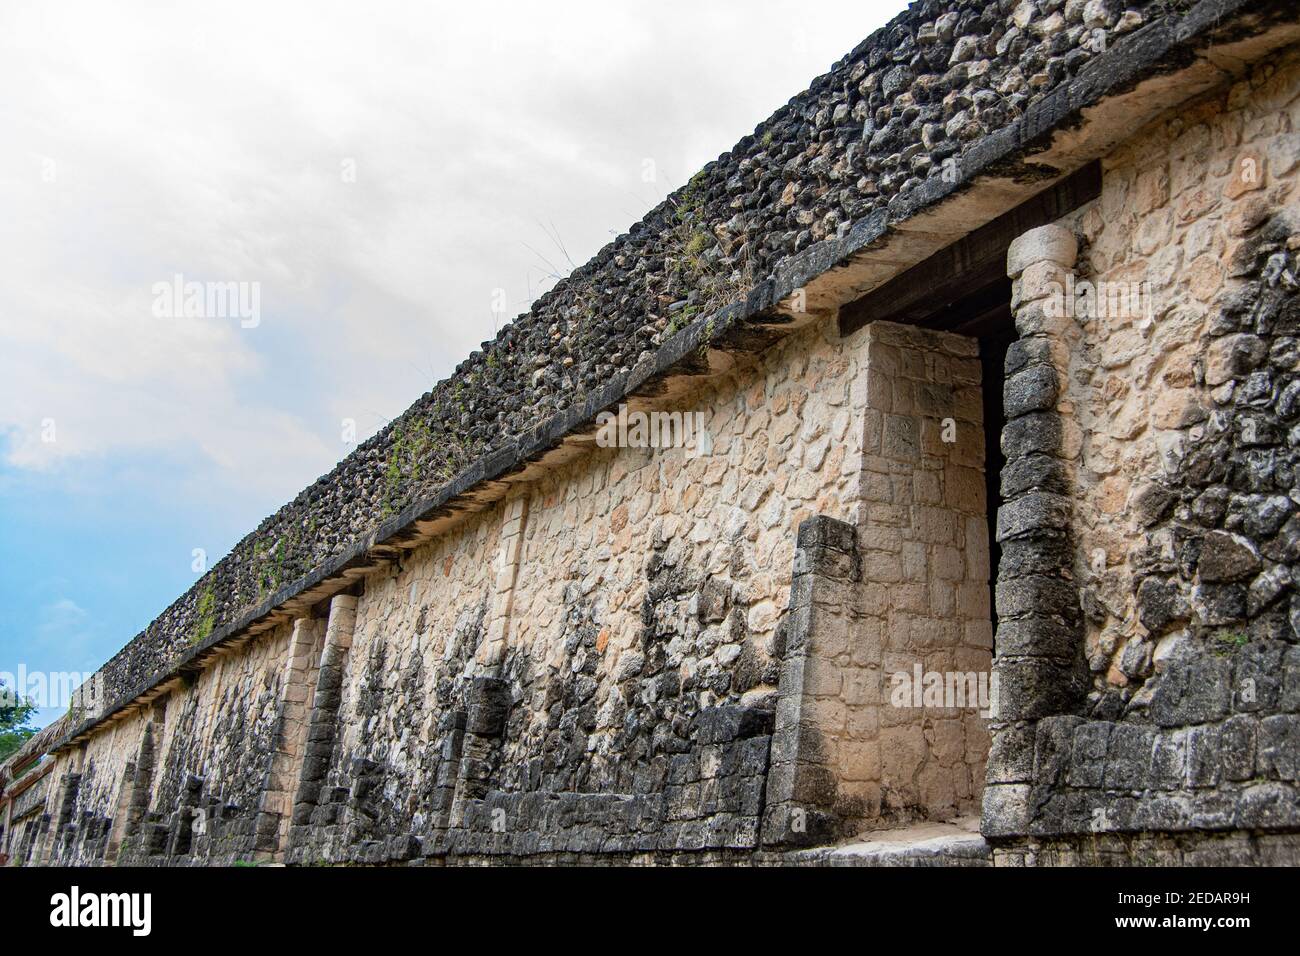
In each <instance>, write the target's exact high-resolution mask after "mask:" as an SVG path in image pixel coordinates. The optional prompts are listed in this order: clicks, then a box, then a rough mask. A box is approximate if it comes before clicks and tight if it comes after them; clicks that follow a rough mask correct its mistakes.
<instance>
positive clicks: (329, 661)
mask: <svg viewBox="0 0 1300 956" xmlns="http://www.w3.org/2000/svg"><path fill="white" fill-rule="evenodd" d="M356 624H357V598H356V597H355V596H354V595H351V594H339V595H336V596H335V597H334V599H333V600H332V601H330V613H329V621H328V623H327V624H326V625H325V647H324V649H323V650H322V651H321V657H320V669H319V671H318V673H317V676H316V691H315V695H314V696H313V698H312V706H311V719H310V721H309V722H308V726H307V739H306V744H305V747H304V749H303V755H302V761H301V769H300V771H299V774H298V782H297V792H296V794H295V796H294V800H293V815H292V826H291V827H290V829H289V839H288V841H287V842H286V844H285V850H286V852H287V850H288V849H289V847H290V846H292V845H293V844H295V843H296V842H298V841H297V840H296V839H295V838H294V828H296V827H306V826H308V825H309V824H310V823H311V822H312V819H311V817H312V811H313V810H315V809H316V805H317V803H318V802H319V800H320V792H321V787H322V786H323V785H324V783H325V778H326V775H327V774H328V773H329V768H330V762H331V760H333V757H334V742H335V740H334V738H335V736H336V734H337V732H338V716H339V706H340V705H341V704H342V702H343V676H344V673H345V670H346V665H347V657H348V651H349V650H350V649H351V647H352V635H353V632H354V631H355V630H356Z"/></svg>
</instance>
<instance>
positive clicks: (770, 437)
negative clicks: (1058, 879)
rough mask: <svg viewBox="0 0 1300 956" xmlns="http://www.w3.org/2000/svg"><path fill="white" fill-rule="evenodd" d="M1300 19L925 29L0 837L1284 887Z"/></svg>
mask: <svg viewBox="0 0 1300 956" xmlns="http://www.w3.org/2000/svg"><path fill="white" fill-rule="evenodd" d="M1297 20H1298V18H1297V16H1296V9H1295V7H1294V5H1293V4H1292V3H1289V2H1271V0H1261V2H1255V3H1246V2H1233V0H1203V2H1199V3H1191V2H1181V0H1159V2H1157V0H1146V2H1136V0H1135V2H1133V3H1130V4H1128V5H1126V4H1125V3H1123V2H1120V0H999V2H988V3H984V2H969V0H956V2H953V0H948V2H937V0H921V2H917V3H914V4H913V5H912V7H911V8H910V9H909V10H908V11H906V12H905V13H903V14H901V15H900V16H898V17H897V18H896V19H895V20H894V21H893V22H892V23H890V24H889V25H888V26H886V27H885V28H883V29H881V30H880V31H878V32H877V33H875V34H873V35H872V36H871V37H870V38H868V39H867V40H866V41H864V42H863V43H862V44H861V45H859V46H858V47H857V48H856V49H855V50H853V52H852V53H850V54H849V55H848V56H846V57H845V58H844V59H843V60H842V61H841V62H839V63H838V64H836V65H835V66H834V68H833V69H832V70H831V71H830V72H829V73H827V74H826V75H824V76H822V77H819V78H818V79H817V80H815V81H814V82H813V84H812V85H811V87H810V88H809V89H808V90H807V91H805V92H803V93H801V94H799V95H798V96H796V97H795V98H794V99H792V100H791V101H790V102H789V103H788V104H787V105H786V106H784V107H782V108H781V109H780V110H778V111H777V112H776V113H775V114H773V116H772V117H771V118H770V119H769V120H768V121H766V122H765V123H763V124H762V125H761V126H759V127H758V129H756V130H755V131H754V134H753V135H752V136H747V137H745V138H744V139H743V140H741V141H740V142H739V143H737V144H736V146H735V148H734V149H733V150H732V151H731V152H729V153H727V154H724V155H723V156H721V157H720V158H719V159H718V160H717V161H716V162H714V163H711V164H709V165H708V166H706V167H705V168H704V169H703V170H702V171H701V172H700V173H699V174H697V175H696V176H695V177H694V178H693V179H692V180H691V181H690V183H689V184H688V185H687V186H686V187H685V188H683V189H682V190H680V191H679V192H678V193H676V194H675V195H673V196H672V197H671V198H670V199H669V200H668V201H666V202H665V203H664V204H662V205H661V206H659V207H658V208H656V209H654V210H653V211H652V212H650V213H649V214H648V215H647V216H646V217H645V218H644V219H643V220H642V221H641V222H639V223H638V224H637V225H636V226H634V227H633V228H632V230H631V231H630V232H629V233H628V234H626V235H624V236H621V237H620V238H619V239H618V240H616V241H615V242H613V243H611V244H610V245H609V246H608V247H606V248H605V249H603V250H602V251H601V252H600V253H599V254H598V255H597V256H596V257H595V258H594V259H593V260H592V261H591V262H590V263H588V264H587V265H585V266H583V267H582V268H579V269H578V270H576V271H575V272H574V273H573V274H572V276H570V277H569V278H568V279H567V280H566V281H564V282H563V283H561V284H560V285H559V286H558V287H557V288H556V289H555V290H554V291H552V292H550V293H548V294H546V295H545V296H543V297H542V298H541V299H539V300H538V301H537V302H536V303H535V305H534V306H533V308H532V310H531V311H530V312H529V313H527V314H526V315H522V316H519V317H518V318H517V319H516V320H515V321H514V322H513V323H512V324H510V325H509V326H507V327H506V328H505V329H503V331H502V332H501V333H500V334H499V335H498V336H497V338H496V339H495V340H494V341H492V342H489V343H486V344H485V345H484V346H483V348H482V351H479V352H475V353H474V354H473V355H471V356H470V357H469V358H468V359H467V360H466V361H465V362H463V363H462V364H461V366H460V367H459V368H458V369H457V370H456V372H455V374H454V375H453V376H452V377H451V378H449V379H448V380H447V381H445V382H443V383H441V384H440V385H438V386H437V387H436V388H434V389H433V390H432V391H431V392H429V393H428V394H426V395H424V396H423V397H422V398H420V399H419V400H418V401H417V402H416V403H415V404H414V405H412V406H411V408H410V409H409V410H408V411H407V412H406V413H405V414H404V415H403V416H402V417H401V418H400V419H399V420H397V421H395V422H394V423H393V424H392V425H391V426H390V427H388V428H386V429H385V430H384V431H383V432H381V433H380V434H378V435H376V436H375V437H374V438H372V439H371V440H369V441H368V442H366V443H365V444H364V445H362V446H360V447H359V448H358V449H357V450H356V451H355V453H353V454H352V455H350V456H349V457H348V458H347V459H345V460H344V461H343V462H341V463H340V464H339V465H338V467H337V468H335V469H334V470H333V471H332V472H331V473H330V474H328V475H326V476H324V477H322V478H321V479H320V480H319V481H317V482H316V483H315V484H314V485H312V486H311V487H309V488H307V489H306V490H305V491H303V492H302V494H300V495H299V496H298V497H297V498H296V499H295V500H294V501H293V502H291V503H290V504H288V505H286V506H285V507H284V508H282V509H281V510H280V511H278V512H277V513H276V514H274V515H272V516H271V517H270V518H268V519H267V520H266V521H264V522H263V523H262V525H261V526H260V527H259V528H258V529H257V530H256V531H255V532H253V533H252V534H250V535H249V536H248V537H246V538H245V539H244V540H243V541H241V542H240V543H239V544H238V545H237V546H236V547H235V549H234V550H233V551H232V552H231V553H230V554H229V555H228V556H227V557H226V558H225V559H223V560H222V561H221V562H220V563H219V564H218V565H217V566H216V567H214V568H213V569H212V570H211V571H210V572H209V573H208V574H206V575H205V576H204V577H203V578H202V579H201V580H200V581H199V582H198V583H197V584H196V585H195V586H194V587H193V588H192V589H191V590H190V591H189V592H188V593H186V594H185V595H183V596H182V597H180V598H179V599H178V600H177V601H176V602H175V603H174V604H173V605H172V606H171V607H169V608H168V609H167V610H166V611H165V612H164V613H163V614H162V615H161V616H160V617H159V618H158V619H157V620H156V621H154V623H153V624H151V625H150V626H149V628H148V629H147V630H145V631H144V632H143V633H142V634H140V635H138V636H136V637H135V638H134V639H133V640H131V641H130V642H129V643H128V644H127V645H126V646H125V647H124V648H123V649H122V651H121V652H120V653H119V654H118V655H117V656H116V657H114V658H113V659H112V660H111V661H109V662H108V663H107V664H106V665H105V666H104V668H103V669H102V671H101V672H100V674H99V675H98V679H99V681H100V682H101V686H102V688H103V694H102V698H103V699H102V700H99V701H97V702H96V705H95V706H93V707H87V708H84V709H76V710H74V711H72V712H70V713H69V714H68V715H67V716H66V717H64V718H63V719H61V720H60V721H58V722H57V723H56V724H55V725H53V726H52V727H51V728H49V729H48V730H47V731H46V732H44V733H42V734H41V735H39V736H38V737H37V738H34V739H33V740H32V741H31V742H30V743H29V745H28V746H27V747H26V748H25V749H24V750H23V751H21V752H20V753H19V754H17V755H16V756H15V757H13V758H11V760H10V761H9V762H8V763H7V764H6V765H5V766H4V767H3V768H2V769H0V783H2V784H3V786H4V791H3V796H2V797H0V824H2V825H3V831H0V833H2V835H0V841H2V842H0V852H3V853H4V854H5V855H6V858H7V859H8V861H9V862H10V863H11V864H14V865H29V864H119V863H121V864H125V863H129V864H151V865H202V864H230V863H234V862H237V861H254V862H255V861H278V862H285V863H290V864H311V863H319V862H330V863H367V864H380V863H384V864H426V865H427V864H444V863H446V864H454V863H458V862H484V861H495V862H521V863H566V862H584V863H593V862H595V863H610V864H622V863H631V862H677V863H726V862H733V861H742V860H743V861H750V862H780V863H792V862H803V863H828V862H829V863H864V864H869V863H882V862H887V863H899V862H904V863H906V862H950V863H956V864H964V865H985V864H998V865H1053V864H1068V863H1092V862H1103V861H1104V862H1121V863H1147V862H1171V863H1185V864H1200V863H1234V864H1235V863H1300V786H1298V784H1297V774H1298V773H1300V638H1298V636H1297V635H1298V632H1300V593H1298V592H1297V588H1296V582H1297V576H1298V575H1300V483H1298V482H1297V467H1300V375H1298V374H1297V368H1298V365H1300V299H1298V298H1297V281H1298V276H1300V272H1298V269H1297V257H1298V256H1300V206H1298V205H1297V203H1298V197H1300V23H1298V22H1297ZM619 415H621V416H622V418H621V421H622V422H623V424H622V425H620V426H618V427H615V428H613V430H612V433H615V434H619V433H621V438H620V440H619V441H615V442H610V441H598V440H597V437H598V433H599V432H600V429H601V428H602V425H603V424H604V425H607V423H608V422H609V420H610V416H619ZM687 416H689V417H687ZM633 417H636V420H635V423H634V427H636V428H642V429H643V433H642V434H641V437H642V438H643V439H644V438H645V437H646V435H647V434H648V435H650V437H656V436H657V438H659V439H663V440H642V441H632V440H630V438H629V437H628V435H627V432H628V431H629V427H628V424H627V423H628V422H631V421H632V419H633ZM688 421H689V422H690V423H698V424H699V425H700V426H701V427H698V428H694V429H693V434H692V436H691V438H690V440H689V441H677V440H676V439H677V438H678V437H680V434H681V429H682V426H683V423H684V422H688ZM644 429H649V432H645V431H644ZM611 444H612V445H613V446H614V447H609V446H610V445H611ZM683 445H684V446H685V447H682V446H683ZM42 758H43V759H42ZM38 761H39V762H38Z"/></svg>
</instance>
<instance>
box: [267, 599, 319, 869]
mask: <svg viewBox="0 0 1300 956" xmlns="http://www.w3.org/2000/svg"><path fill="white" fill-rule="evenodd" d="M320 625H321V622H320V621H317V620H314V619H312V618H309V617H300V618H298V619H296V620H295V621H294V622H293V634H292V636H291V637H290V638H289V650H288V655H287V657H286V659H285V663H284V673H283V676H282V677H281V680H280V700H279V704H278V711H279V712H278V714H277V715H276V729H275V750H274V751H273V752H272V754H271V759H270V761H269V764H268V766H267V770H266V779H265V781H264V783H263V785H262V796H261V801H260V804H259V806H258V815H257V827H256V833H255V843H254V852H255V854H256V857H257V858H258V859H276V860H283V859H284V849H285V847H286V846H287V845H288V842H289V823H290V819H291V816H292V814H291V813H290V810H291V809H292V800H293V796H294V793H293V791H294V789H295V788H296V786H297V783H298V772H299V770H300V768H301V767H302V758H303V744H304V742H305V739H306V735H307V725H308V721H309V719H310V716H311V715H310V712H309V707H310V699H311V694H312V684H313V682H314V680H315V678H316V677H317V674H316V665H317V659H316V656H315V655H316V646H317V644H318V642H319V640H320V637H321V633H320V632H321V626H320Z"/></svg>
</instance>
